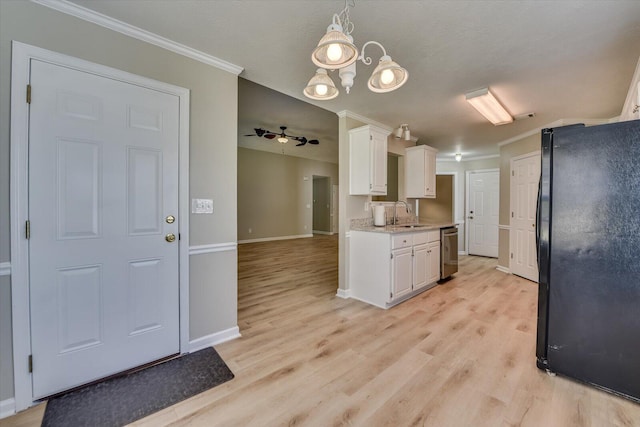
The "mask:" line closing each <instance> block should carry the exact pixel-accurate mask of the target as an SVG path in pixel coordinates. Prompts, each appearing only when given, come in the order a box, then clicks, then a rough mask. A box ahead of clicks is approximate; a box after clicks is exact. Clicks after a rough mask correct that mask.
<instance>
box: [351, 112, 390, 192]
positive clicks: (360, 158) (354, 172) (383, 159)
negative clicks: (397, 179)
mask: <svg viewBox="0 0 640 427" xmlns="http://www.w3.org/2000/svg"><path fill="white" fill-rule="evenodd" d="M387 136H388V132H387V131H385V130H384V129H380V128H378V127H375V126H371V125H367V126H362V127H359V128H356V129H351V130H350V131H349V194H351V195H385V194H387Z"/></svg>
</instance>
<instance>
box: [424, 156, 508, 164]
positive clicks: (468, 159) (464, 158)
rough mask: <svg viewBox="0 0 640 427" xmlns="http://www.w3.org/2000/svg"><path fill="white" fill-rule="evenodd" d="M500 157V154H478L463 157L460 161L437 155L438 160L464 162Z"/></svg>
mask: <svg viewBox="0 0 640 427" xmlns="http://www.w3.org/2000/svg"><path fill="white" fill-rule="evenodd" d="M498 157H500V154H489V155H487V156H476V157H463V158H462V160H460V162H458V161H457V160H456V159H442V158H439V157H438V156H436V161H438V162H456V163H463V162H472V161H474V160H485V159H496V158H498Z"/></svg>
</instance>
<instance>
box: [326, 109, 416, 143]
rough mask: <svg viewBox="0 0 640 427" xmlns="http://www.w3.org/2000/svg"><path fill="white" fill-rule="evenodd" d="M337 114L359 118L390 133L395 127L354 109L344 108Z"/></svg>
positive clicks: (366, 123) (360, 120)
mask: <svg viewBox="0 0 640 427" xmlns="http://www.w3.org/2000/svg"><path fill="white" fill-rule="evenodd" d="M336 114H337V115H338V117H340V118H344V117H349V118H351V119H355V120H358V121H359V122H362V123H364V124H365V125H372V126H377V127H379V128H382V129H384V130H386V131H388V132H389V133H391V132H393V128H392V127H389V126H387V125H385V124H384V123H380V122H376V121H375V120H373V119H370V118H368V117H365V116H362V115H360V114H358V113H354V112H353V111H349V110H342V111H338V112H337V113H336ZM416 141H417V140H416Z"/></svg>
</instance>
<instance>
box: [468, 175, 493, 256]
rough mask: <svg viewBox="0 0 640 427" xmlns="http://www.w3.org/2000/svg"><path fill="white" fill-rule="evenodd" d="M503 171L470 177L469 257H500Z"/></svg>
mask: <svg viewBox="0 0 640 427" xmlns="http://www.w3.org/2000/svg"><path fill="white" fill-rule="evenodd" d="M499 208H500V172H499V171H486V172H471V173H470V174H469V207H468V215H467V218H468V220H469V222H468V230H469V255H482V256H488V257H493V258H497V257H498V210H499Z"/></svg>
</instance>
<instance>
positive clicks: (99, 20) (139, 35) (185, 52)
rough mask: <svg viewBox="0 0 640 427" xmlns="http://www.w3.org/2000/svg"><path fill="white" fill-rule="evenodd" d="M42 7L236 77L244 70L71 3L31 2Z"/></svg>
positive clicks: (42, 0) (55, 1)
mask: <svg viewBox="0 0 640 427" xmlns="http://www.w3.org/2000/svg"><path fill="white" fill-rule="evenodd" d="M31 1H32V2H34V3H37V4H39V5H42V6H46V7H48V8H51V9H54V10H57V11H58V12H62V13H66V14H67V15H70V16H74V17H76V18H79V19H82V20H83V21H87V22H91V23H93V24H96V25H100V26H101V27H104V28H108V29H110V30H113V31H116V32H118V33H120V34H124V35H126V36H129V37H132V38H134V39H138V40H142V41H143V42H146V43H149V44H152V45H155V46H158V47H161V48H163V49H166V50H169V51H171V52H174V53H177V54H178V55H182V56H186V57H187V58H191V59H194V60H196V61H199V62H202V63H204V64H207V65H211V66H212V67H216V68H219V69H221V70H224V71H228V72H229V73H233V74H235V75H236V76H237V75H239V74H240V73H241V72H242V71H243V70H244V68H242V67H240V66H238V65H235V64H232V63H231V62H227V61H225V60H223V59H220V58H216V57H215V56H212V55H209V54H208V53H204V52H202V51H199V50H196V49H193V48H191V47H189V46H186V45H183V44H181V43H178V42H175V41H173V40H170V39H167V38H165V37H162V36H159V35H157V34H154V33H152V32H149V31H147V30H143V29H142V28H138V27H135V26H133V25H131V24H127V23H126V22H122V21H119V20H117V19H115V18H112V17H110V16H107V15H103V14H102V13H99V12H96V11H94V10H91V9H87V8H86V7H83V6H79V5H77V4H75V3H71V2H69V1H67V0H31Z"/></svg>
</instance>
